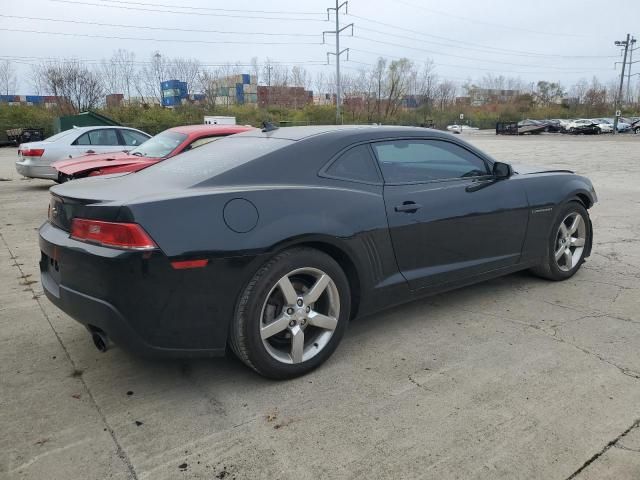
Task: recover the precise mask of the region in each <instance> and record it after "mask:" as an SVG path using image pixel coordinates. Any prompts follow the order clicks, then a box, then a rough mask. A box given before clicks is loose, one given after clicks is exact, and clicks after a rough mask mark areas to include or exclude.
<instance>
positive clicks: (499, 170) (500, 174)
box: [493, 162, 513, 179]
mask: <svg viewBox="0 0 640 480" xmlns="http://www.w3.org/2000/svg"><path fill="white" fill-rule="evenodd" d="M511 175H513V170H512V169H511V165H509V164H508V163H502V162H496V163H494V164H493V176H494V177H496V178H498V179H500V178H509V177H510V176H511Z"/></svg>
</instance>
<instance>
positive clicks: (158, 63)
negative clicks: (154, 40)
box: [136, 52, 168, 103]
mask: <svg viewBox="0 0 640 480" xmlns="http://www.w3.org/2000/svg"><path fill="white" fill-rule="evenodd" d="M166 76H167V61H166V59H165V57H163V56H162V55H161V54H160V52H155V53H154V54H152V55H151V60H150V62H149V64H148V65H145V66H144V67H143V68H142V70H140V72H139V75H138V77H137V81H136V89H137V90H138V93H139V95H140V96H141V97H142V99H143V102H144V101H145V100H144V97H147V96H148V97H151V98H155V99H156V100H157V102H158V103H160V102H162V87H161V85H160V84H161V83H162V82H163V81H164V80H168V79H167V78H166Z"/></svg>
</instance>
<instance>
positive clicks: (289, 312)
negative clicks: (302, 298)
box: [287, 307, 293, 315]
mask: <svg viewBox="0 0 640 480" xmlns="http://www.w3.org/2000/svg"><path fill="white" fill-rule="evenodd" d="M287 315H293V308H291V307H289V308H287Z"/></svg>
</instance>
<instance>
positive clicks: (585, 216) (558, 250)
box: [532, 202, 592, 280]
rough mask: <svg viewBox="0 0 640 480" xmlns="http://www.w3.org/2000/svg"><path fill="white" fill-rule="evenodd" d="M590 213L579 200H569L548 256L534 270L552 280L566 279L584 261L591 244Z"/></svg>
mask: <svg viewBox="0 0 640 480" xmlns="http://www.w3.org/2000/svg"><path fill="white" fill-rule="evenodd" d="M591 235H592V232H591V223H590V221H589V213H588V212H587V210H586V209H585V208H584V207H583V206H582V204H581V203H579V202H569V203H567V204H566V205H564V206H563V207H562V208H561V209H560V210H559V211H558V215H557V218H556V221H555V223H554V225H553V228H552V230H551V236H550V238H549V240H548V242H549V243H548V245H547V258H546V259H545V261H544V263H542V264H540V265H538V266H537V267H535V268H533V269H532V271H533V272H534V273H535V274H536V275H539V276H541V277H543V278H547V279H549V280H565V279H567V278H569V277H571V276H573V274H575V273H576V272H577V271H578V269H579V268H580V266H581V265H582V263H583V262H584V258H585V254H586V253H587V248H588V246H589V245H590V243H591Z"/></svg>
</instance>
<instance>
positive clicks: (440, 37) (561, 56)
mask: <svg viewBox="0 0 640 480" xmlns="http://www.w3.org/2000/svg"><path fill="white" fill-rule="evenodd" d="M349 16H351V17H353V18H357V19H359V20H363V21H365V22H369V23H373V24H376V25H382V26H384V27H388V28H393V29H396V30H400V31H403V32H408V33H411V34H414V35H420V36H423V37H430V38H437V39H440V40H445V41H447V42H454V43H455V44H456V45H459V44H461V42H460V40H458V39H455V38H449V37H443V36H440V35H433V34H429V33H424V32H420V31H418V30H412V29H410V28H405V27H400V26H398V25H394V24H391V23H387V22H381V21H378V20H373V19H371V18H367V17H362V16H360V15H354V14H353V13H350V14H349ZM358 28H359V29H361V30H367V29H366V28H363V27H361V26H359V27H358ZM368 30H370V31H375V32H376V33H380V34H383V35H394V34H389V33H385V32H381V31H379V30H373V29H368ZM394 36H396V35H394ZM410 39H412V40H415V38H412V37H410ZM463 44H464V45H469V43H463ZM473 45H475V46H477V47H482V48H487V49H492V50H498V51H503V52H506V53H519V54H522V55H531V56H541V57H542V56H544V57H554V58H562V59H566V58H617V56H615V55H560V54H543V53H537V52H528V51H524V50H511V49H506V48H499V47H492V46H490V45H486V44H481V43H475V42H474V43H473ZM465 48H466V47H465Z"/></svg>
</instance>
